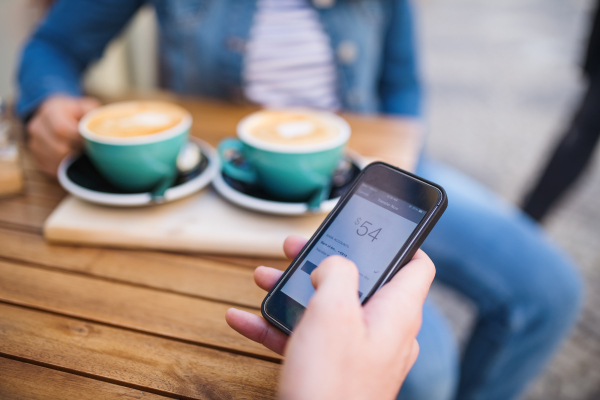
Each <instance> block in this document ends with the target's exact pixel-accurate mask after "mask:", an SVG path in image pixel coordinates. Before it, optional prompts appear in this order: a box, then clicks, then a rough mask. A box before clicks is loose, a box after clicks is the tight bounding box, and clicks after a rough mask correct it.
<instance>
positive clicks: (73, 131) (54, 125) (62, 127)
mask: <svg viewBox="0 0 600 400" xmlns="http://www.w3.org/2000/svg"><path fill="white" fill-rule="evenodd" d="M46 120H47V121H48V122H47V123H48V126H49V127H50V129H51V131H52V133H53V135H54V136H56V138H57V139H60V140H63V141H65V142H67V143H70V144H71V145H72V146H73V147H74V146H75V145H78V144H79V143H80V142H81V136H80V135H79V129H78V124H79V119H78V118H76V117H75V116H73V115H72V114H69V113H63V112H58V113H55V114H53V115H52V116H47V117H46Z"/></svg>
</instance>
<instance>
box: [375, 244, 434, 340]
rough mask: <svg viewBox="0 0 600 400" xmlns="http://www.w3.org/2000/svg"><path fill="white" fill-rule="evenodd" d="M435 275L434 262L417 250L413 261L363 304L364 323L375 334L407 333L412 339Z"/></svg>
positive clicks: (417, 327)
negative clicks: (365, 321)
mask: <svg viewBox="0 0 600 400" xmlns="http://www.w3.org/2000/svg"><path fill="white" fill-rule="evenodd" d="M434 276H435V266H434V265H433V262H432V261H431V260H430V259H429V257H428V256H427V255H426V254H425V253H424V252H423V251H421V250H419V251H417V253H416V254H415V256H414V257H413V259H412V260H411V261H410V262H409V263H408V264H406V265H405V266H404V267H403V268H402V269H400V271H398V273H397V274H396V275H395V276H394V278H392V280H391V281H390V282H388V283H387V284H385V285H384V286H383V287H382V288H381V289H380V290H379V291H378V292H377V293H375V294H374V295H373V297H372V298H371V300H369V302H368V303H367V304H366V305H365V307H364V311H365V318H366V320H367V324H368V325H369V326H370V327H371V328H373V330H375V331H377V330H381V331H382V332H387V333H389V334H399V333H400V332H406V334H407V335H409V336H413V337H415V336H416V335H417V333H418V331H419V328H420V326H421V316H422V312H423V303H424V302H425V298H426V297H427V293H428V292H429V288H430V287H431V283H432V282H433V278H434ZM394 331H395V332H396V333H394Z"/></svg>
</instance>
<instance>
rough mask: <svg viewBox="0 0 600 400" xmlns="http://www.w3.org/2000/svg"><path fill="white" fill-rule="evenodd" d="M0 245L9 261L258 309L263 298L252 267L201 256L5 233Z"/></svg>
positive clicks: (0, 234) (0, 251)
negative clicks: (53, 241)
mask: <svg viewBox="0 0 600 400" xmlns="http://www.w3.org/2000/svg"><path fill="white" fill-rule="evenodd" d="M0 243H1V245H0V257H2V258H4V259H7V260H13V261H17V262H26V263H32V264H35V265H39V266H45V267H50V268H56V269H61V270H65V271H71V272H77V273H80V274H83V275H88V276H95V277H101V278H104V279H109V280H114V281H118V282H123V283H130V284H134V285H137V286H143V287H149V288H155V289H160V290H163V291H170V292H174V293H180V294H185V295H188V296H193V297H201V298H205V299H212V300H217V301H220V302H226V303H229V304H237V305H241V306H246V307H252V308H255V309H258V308H259V307H260V304H261V302H262V300H263V298H264V296H265V292H264V291H262V290H260V289H258V287H257V286H256V285H255V284H254V277H253V270H254V269H253V268H249V267H245V266H244V267H242V266H234V265H231V264H228V263H224V262H220V261H214V260H211V259H205V258H201V257H198V256H188V255H180V254H174V253H165V252H154V251H134V250H112V249H100V248H93V247H73V246H62V245H52V244H48V243H46V242H45V241H44V239H43V238H42V237H41V236H40V235H38V234H33V233H27V232H15V231H13V230H8V229H2V228H0ZM257 265H258V264H255V265H254V266H257Z"/></svg>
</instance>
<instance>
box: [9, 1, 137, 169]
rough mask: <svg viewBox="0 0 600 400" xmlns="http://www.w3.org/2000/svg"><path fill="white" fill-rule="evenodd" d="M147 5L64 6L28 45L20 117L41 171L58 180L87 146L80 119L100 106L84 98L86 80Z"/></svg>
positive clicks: (64, 3)
mask: <svg viewBox="0 0 600 400" xmlns="http://www.w3.org/2000/svg"><path fill="white" fill-rule="evenodd" d="M143 2H144V1H143V0H59V1H57V2H56V3H55V4H54V5H53V6H52V8H51V9H50V10H49V12H48V15H47V17H46V18H45V20H44V21H43V22H42V24H41V25H40V27H39V28H38V29H37V31H36V32H35V33H34V34H33V36H32V37H31V39H30V41H29V42H28V43H27V45H26V47H25V49H24V51H23V56H22V60H21V65H20V68H19V75H18V83H19V99H18V102H17V114H18V115H19V116H20V117H21V118H22V119H24V120H25V121H27V122H28V123H27V131H28V134H29V140H28V145H29V148H30V150H31V152H32V154H33V156H34V158H35V160H36V161H37V163H38V165H39V166H40V168H41V169H42V170H43V171H45V172H46V173H48V174H50V175H56V171H57V169H58V165H59V163H60V161H61V160H62V159H63V158H64V157H65V156H66V155H67V154H68V153H69V152H70V151H72V150H73V149H75V148H77V147H79V146H80V145H81V138H80V137H79V134H78V132H77V124H78V122H79V119H80V118H81V117H82V116H83V115H84V114H85V113H86V112H87V111H89V110H91V109H93V108H94V107H97V106H98V104H99V103H98V102H97V101H95V100H94V99H90V98H85V97H81V96H82V88H81V75H82V74H83V72H84V71H85V69H86V68H87V66H88V65H89V64H90V63H91V62H92V61H94V60H97V59H98V58H100V56H101V55H102V52H103V51H104V48H105V47H106V45H107V43H108V42H109V41H110V40H111V39H112V38H113V37H114V36H116V35H117V34H118V33H119V32H120V31H121V29H122V28H123V27H124V26H125V24H126V23H127V21H128V20H129V19H130V18H131V16H132V15H133V14H134V13H135V12H136V11H137V9H138V8H139V7H140V6H141V5H142V4H143Z"/></svg>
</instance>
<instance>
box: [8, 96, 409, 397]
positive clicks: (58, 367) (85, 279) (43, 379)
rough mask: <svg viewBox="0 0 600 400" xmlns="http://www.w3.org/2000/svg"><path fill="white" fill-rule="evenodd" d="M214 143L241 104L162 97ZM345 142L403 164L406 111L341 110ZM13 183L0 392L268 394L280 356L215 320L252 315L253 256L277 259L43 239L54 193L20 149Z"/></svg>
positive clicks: (60, 193) (226, 132) (228, 129)
mask: <svg viewBox="0 0 600 400" xmlns="http://www.w3.org/2000/svg"><path fill="white" fill-rule="evenodd" d="M169 98H170V99H171V100H173V101H177V102H178V103H180V104H182V105H183V106H184V107H186V108H187V109H188V110H190V111H191V112H192V114H193V117H194V125H193V127H192V133H193V134H194V135H196V136H199V137H201V138H203V139H204V140H206V141H207V142H209V143H211V144H212V145H216V144H217V142H218V141H219V140H220V139H221V138H223V137H225V136H232V135H234V132H235V125H236V123H237V121H238V120H239V119H240V118H241V117H242V116H244V115H246V114H247V113H248V112H250V111H252V109H251V108H245V107H236V106H230V105H224V104H220V103H214V102H206V101H199V100H197V99H196V100H194V99H181V98H177V99H176V98H174V97H169ZM345 117H347V119H348V121H349V122H350V125H351V126H352V129H353V134H352V135H353V136H352V139H351V141H350V147H351V148H353V149H355V150H357V151H359V152H361V153H362V154H364V155H366V156H371V157H384V158H385V159H387V160H388V161H391V162H394V163H396V164H399V165H401V166H403V167H405V168H411V167H412V166H413V163H414V161H415V159H414V154H416V149H417V147H418V145H419V140H418V137H417V136H416V134H415V133H414V132H416V130H415V129H413V128H414V126H413V125H412V124H411V123H409V122H406V121H402V120H399V119H390V118H378V117H358V116H351V115H345ZM25 178H26V189H25V193H24V194H23V195H21V196H18V197H13V198H9V199H4V200H0V398H1V399H17V398H19V399H22V398H25V399H37V398H40V399H41V398H43V399H54V398H56V399H88V398H90V399H91V398H93V399H101V398H115V397H118V396H122V397H124V398H145V399H150V398H152V399H154V398H157V399H158V398H166V397H168V398H191V399H192V398H193V399H207V398H211V399H212V398H215V399H216V398H218V399H228V398H231V399H249V398H273V397H274V396H275V393H276V388H277V379H278V374H279V368H280V362H281V360H280V357H279V356H277V355H276V354H274V353H272V352H270V351H268V350H266V349H264V348H262V347H261V346H259V345H257V344H255V343H253V342H250V341H249V340H247V339H245V338H243V337H242V336H240V335H238V334H237V333H236V332H234V331H233V330H231V329H230V328H229V327H228V326H227V324H226V323H225V319H224V314H225V311H226V310H227V308H229V307H231V306H235V307H237V308H241V309H244V310H248V311H251V312H255V313H259V307H260V302H261V301H262V298H263V296H264V293H262V292H261V291H260V290H259V289H257V288H256V287H255V285H254V282H253V278H252V273H253V269H254V267H256V266H257V265H261V264H263V265H269V266H274V267H278V268H281V269H283V268H285V267H286V266H287V263H286V262H285V261H282V260H262V259H252V258H240V257H223V256H219V257H217V256H211V255H205V254H202V255H201V254H175V253H167V252H153V251H132V250H114V249H99V248H86V247H75V246H58V245H49V244H47V243H46V242H45V241H44V238H43V237H42V235H41V230H42V225H43V222H44V220H45V219H46V218H47V217H48V215H49V214H50V213H51V212H52V210H53V209H54V207H55V206H56V205H57V204H58V203H59V202H60V201H61V199H62V198H63V197H64V196H65V192H64V190H63V189H62V188H61V187H60V186H59V185H58V184H57V183H56V182H55V181H53V180H51V179H49V178H47V177H46V176H44V175H43V174H42V173H40V172H39V171H38V170H37V169H36V168H35V166H34V165H33V163H32V162H31V160H30V158H29V157H28V155H27V154H25Z"/></svg>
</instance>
